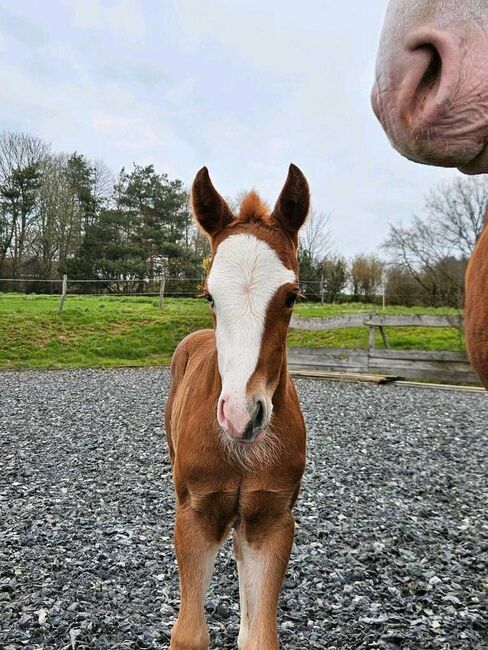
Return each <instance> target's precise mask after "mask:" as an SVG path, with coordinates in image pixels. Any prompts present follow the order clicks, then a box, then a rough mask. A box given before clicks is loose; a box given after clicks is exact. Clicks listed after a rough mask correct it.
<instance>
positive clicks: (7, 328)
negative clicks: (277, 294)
mask: <svg viewBox="0 0 488 650" xmlns="http://www.w3.org/2000/svg"><path fill="white" fill-rule="evenodd" d="M57 303H58V298H57V297H56V296H36V295H32V294H31V295H28V296H25V295H19V294H1V293H0V368H80V367H113V366H133V365H137V366H151V365H161V364H166V363H168V362H169V361H170V359H171V355H172V353H173V350H174V348H175V346H176V345H177V344H178V342H179V341H180V340H181V339H182V338H183V337H184V336H186V334H188V333H190V332H192V331H193V330H195V329H201V328H204V327H210V326H211V317H210V312H209V309H208V306H207V304H206V302H205V301H204V300H198V299H183V298H178V299H172V298H167V299H166V300H165V303H164V309H163V311H160V310H159V309H158V303H157V299H156V298H152V297H135V296H134V297H110V296H101V297H94V296H68V298H67V299H66V303H65V308H64V312H63V314H62V315H61V316H59V317H57V316H56V308H57ZM295 309H296V313H297V314H299V315H301V316H309V317H313V316H315V317H319V316H333V315H339V314H349V313H357V312H359V311H361V312H363V311H364V312H365V313H368V312H371V311H372V309H373V306H372V305H364V304H353V303H351V304H346V305H320V304H316V303H303V304H299V305H297V307H296V308H295ZM376 310H377V311H381V310H380V309H379V308H378V307H376ZM412 312H413V313H441V314H445V313H456V311H455V310H449V309H442V310H436V309H426V308H406V307H388V308H387V310H386V313H390V314H398V313H402V314H404V313H412ZM387 333H388V338H389V341H390V345H391V347H395V348H400V349H417V350H452V351H457V350H462V349H464V340H463V338H462V334H460V333H459V332H458V331H457V330H456V329H448V328H419V327H417V328H391V329H389V330H388V332H387ZM289 344H290V346H293V347H300V346H305V347H323V346H327V347H338V348H340V347H347V348H356V347H359V348H361V347H363V348H365V347H367V345H368V329H367V328H366V327H363V328H354V329H343V330H331V331H324V332H309V331H298V330H290V334H289ZM378 346H381V342H380V338H379V336H378Z"/></svg>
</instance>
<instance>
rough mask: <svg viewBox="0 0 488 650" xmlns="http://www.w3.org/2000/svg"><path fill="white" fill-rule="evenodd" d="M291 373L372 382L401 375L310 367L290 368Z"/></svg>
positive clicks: (378, 382)
mask: <svg viewBox="0 0 488 650" xmlns="http://www.w3.org/2000/svg"><path fill="white" fill-rule="evenodd" d="M290 373H291V374H292V375H293V376H294V377H309V378H311V379H329V380H332V381H357V382H366V383H372V384H388V383H391V382H393V381H397V380H398V379H399V377H393V376H391V375H372V374H365V373H357V372H328V371H325V370H311V369H308V368H307V369H301V368H290Z"/></svg>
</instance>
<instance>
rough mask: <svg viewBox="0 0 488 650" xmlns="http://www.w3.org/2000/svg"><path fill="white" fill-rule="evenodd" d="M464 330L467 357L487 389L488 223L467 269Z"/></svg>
mask: <svg viewBox="0 0 488 650" xmlns="http://www.w3.org/2000/svg"><path fill="white" fill-rule="evenodd" d="M464 319H465V331H466V343H467V347H468V352H469V357H470V359H471V363H472V365H473V368H474V369H475V370H476V372H477V373H478V375H479V378H480V379H481V383H482V384H483V385H484V387H485V388H487V389H488V227H487V226H486V225H485V229H484V231H483V233H482V234H481V237H480V239H479V241H478V243H477V244H476V248H475V249H474V252H473V255H472V256H471V260H470V262H469V265H468V270H467V273H466V300H465V317H464Z"/></svg>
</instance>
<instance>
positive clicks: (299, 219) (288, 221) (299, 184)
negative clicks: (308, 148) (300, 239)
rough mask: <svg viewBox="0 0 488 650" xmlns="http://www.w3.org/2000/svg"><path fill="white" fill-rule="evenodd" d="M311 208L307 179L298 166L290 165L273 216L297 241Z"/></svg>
mask: <svg viewBox="0 0 488 650" xmlns="http://www.w3.org/2000/svg"><path fill="white" fill-rule="evenodd" d="M309 208H310V190H309V189H308V183H307V179H306V178H305V176H304V175H303V173H302V172H301V171H300V169H298V167H297V166H296V165H293V164H292V165H290V168H289V170H288V176H287V178H286V181H285V184H284V186H283V189H282V190H281V194H280V195H279V197H278V200H277V201H276V205H275V207H274V209H273V212H272V214H271V216H272V217H273V219H275V221H277V222H278V223H279V224H280V226H281V227H282V228H283V229H284V230H286V231H287V232H288V233H289V234H290V235H291V236H292V237H293V239H294V240H295V241H296V240H297V235H298V231H299V230H300V228H301V227H302V226H303V223H304V221H305V219H306V218H307V214H308V210H309Z"/></svg>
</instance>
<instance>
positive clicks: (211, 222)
mask: <svg viewBox="0 0 488 650" xmlns="http://www.w3.org/2000/svg"><path fill="white" fill-rule="evenodd" d="M191 202H192V206H193V213H194V214H195V217H196V220H197V221H198V223H199V224H200V225H201V227H202V228H203V229H204V230H205V232H206V233H207V234H208V235H210V236H211V237H213V236H214V235H216V234H217V233H219V232H220V231H221V230H223V229H224V228H225V226H227V225H228V224H229V223H230V222H231V221H233V219H234V215H233V214H232V212H231V209H230V208H229V206H228V205H227V203H226V202H225V201H224V199H223V198H222V197H221V196H220V194H219V193H218V192H217V190H216V189H215V187H214V186H213V185H212V181H211V180H210V176H209V173H208V169H207V168H206V167H202V168H201V170H200V171H199V172H198V174H197V175H196V176H195V180H194V181H193V186H192V189H191Z"/></svg>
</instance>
